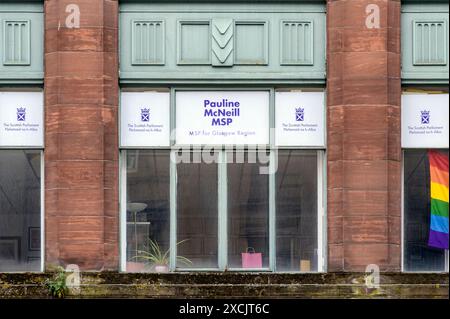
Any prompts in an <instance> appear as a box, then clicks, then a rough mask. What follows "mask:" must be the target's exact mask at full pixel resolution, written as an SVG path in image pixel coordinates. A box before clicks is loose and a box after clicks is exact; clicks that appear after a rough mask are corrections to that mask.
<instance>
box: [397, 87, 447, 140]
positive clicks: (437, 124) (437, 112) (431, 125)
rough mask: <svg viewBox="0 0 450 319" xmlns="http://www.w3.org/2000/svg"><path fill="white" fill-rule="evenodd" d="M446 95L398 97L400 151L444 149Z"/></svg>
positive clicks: (414, 94)
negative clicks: (400, 106) (405, 149)
mask: <svg viewBox="0 0 450 319" xmlns="http://www.w3.org/2000/svg"><path fill="white" fill-rule="evenodd" d="M448 108H449V102H448V94H418V93H417V94H416V93H411V94H403V95H402V147H403V148H448V137H449V136H448V128H449V119H448V116H449V111H448Z"/></svg>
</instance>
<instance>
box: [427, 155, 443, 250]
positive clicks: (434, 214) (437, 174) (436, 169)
mask: <svg viewBox="0 0 450 319" xmlns="http://www.w3.org/2000/svg"><path fill="white" fill-rule="evenodd" d="M428 159H429V161H430V177H431V178H430V188H431V192H430V193H431V221H430V236H429V238H428V246H431V247H435V248H441V249H448V155H446V154H443V153H441V152H438V151H435V150H429V151H428Z"/></svg>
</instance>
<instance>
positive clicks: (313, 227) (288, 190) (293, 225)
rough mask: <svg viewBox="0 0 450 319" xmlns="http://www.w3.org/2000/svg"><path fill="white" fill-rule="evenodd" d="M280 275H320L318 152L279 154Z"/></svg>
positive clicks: (277, 176) (284, 151) (278, 230)
mask: <svg viewBox="0 0 450 319" xmlns="http://www.w3.org/2000/svg"><path fill="white" fill-rule="evenodd" d="M276 196H277V205H276V206H277V208H276V221H277V226H276V227H277V228H276V234H277V235H276V241H277V271H302V272H308V271H317V152H316V151H300V150H283V151H279V152H278V171H277V174H276Z"/></svg>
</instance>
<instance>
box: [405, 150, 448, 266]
mask: <svg viewBox="0 0 450 319" xmlns="http://www.w3.org/2000/svg"><path fill="white" fill-rule="evenodd" d="M434 153H435V154H438V155H437V156H439V157H441V158H443V159H445V158H446V160H447V169H448V150H438V151H435V152H434ZM431 156H433V153H432V155H431ZM431 161H433V159H431ZM432 164H433V163H432ZM433 169H434V168H433V165H432V167H431V170H433ZM432 174H433V175H434V173H433V172H431V173H430V153H429V152H428V151H427V150H406V151H405V152H404V270H405V271H445V270H446V267H448V265H447V266H446V263H448V170H447V175H446V178H447V182H446V183H447V185H446V186H447V187H446V192H447V193H446V195H445V194H442V195H443V197H445V196H446V200H447V202H445V198H440V199H435V198H432V197H433V194H432V193H433V191H432V189H431V183H435V182H436V183H437V182H439V180H437V181H433V177H434V176H431V175H432ZM442 175H443V176H444V178H445V174H442ZM443 182H445V181H443ZM442 190H444V192H445V187H444V188H442ZM433 202H434V203H433ZM437 202H438V203H437ZM435 205H438V206H442V207H441V208H442V209H440V208H439V207H434V206H435ZM433 214H434V215H435V216H438V218H440V219H442V220H443V224H442V225H441V226H442V227H441V226H439V225H438V226H437V228H439V229H437V228H435V225H434V222H433V219H434V216H433ZM445 218H446V227H445V220H444V219H445ZM445 228H446V229H445ZM435 231H438V232H439V233H442V237H445V233H446V234H447V235H446V241H447V250H446V249H445V248H444V247H443V245H441V244H440V243H439V242H438V243H436V240H434V239H433V232H435Z"/></svg>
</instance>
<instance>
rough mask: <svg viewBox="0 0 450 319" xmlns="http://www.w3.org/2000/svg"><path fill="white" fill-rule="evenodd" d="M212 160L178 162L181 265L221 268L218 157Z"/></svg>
mask: <svg viewBox="0 0 450 319" xmlns="http://www.w3.org/2000/svg"><path fill="white" fill-rule="evenodd" d="M191 155H193V154H191ZM212 161H213V162H214V163H211V164H207V163H193V162H194V159H193V158H192V159H191V161H190V163H180V164H178V165H177V182H178V185H177V196H178V199H177V242H178V246H177V255H178V259H177V267H179V268H217V267H218V256H217V250H218V248H217V245H218V243H217V234H218V212H217V156H216V157H215V160H212ZM183 257H184V258H187V259H188V260H189V262H187V261H186V260H184V261H183V260H182V258H183Z"/></svg>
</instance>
